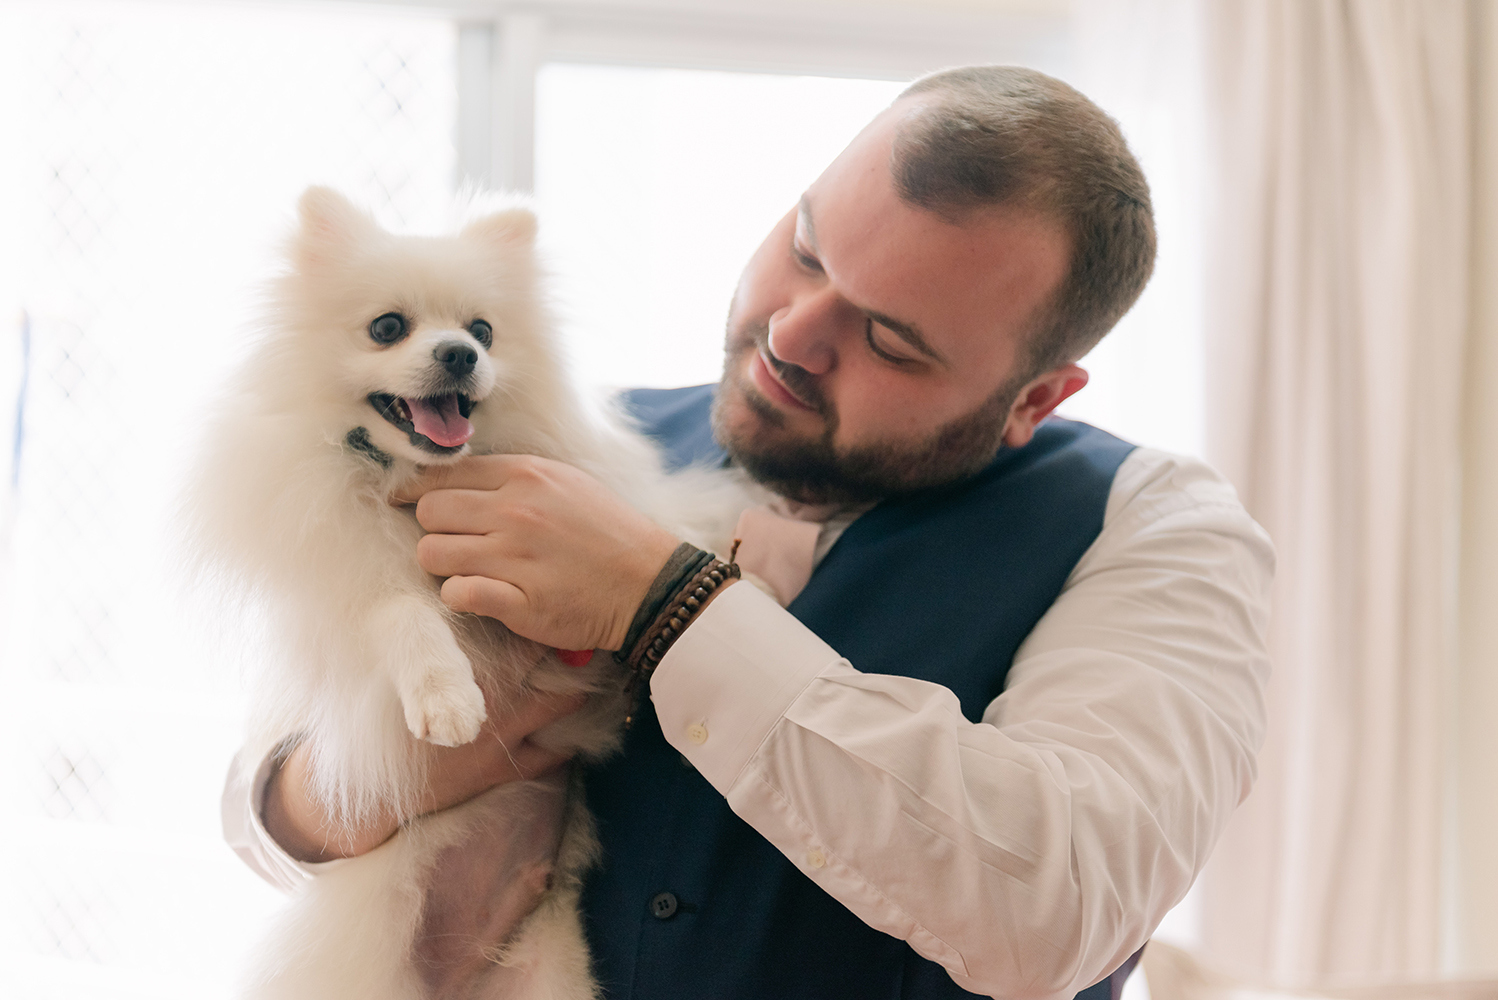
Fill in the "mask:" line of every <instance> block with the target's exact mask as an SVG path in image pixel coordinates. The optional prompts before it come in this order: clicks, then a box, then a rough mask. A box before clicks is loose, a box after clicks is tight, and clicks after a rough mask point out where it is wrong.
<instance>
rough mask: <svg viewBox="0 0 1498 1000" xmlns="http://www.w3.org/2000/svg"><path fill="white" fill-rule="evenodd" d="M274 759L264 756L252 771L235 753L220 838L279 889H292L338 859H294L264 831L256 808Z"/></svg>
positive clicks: (260, 806)
mask: <svg viewBox="0 0 1498 1000" xmlns="http://www.w3.org/2000/svg"><path fill="white" fill-rule="evenodd" d="M275 763H276V761H275V757H274V756H270V757H267V758H265V760H263V761H261V762H260V766H259V767H258V768H256V769H255V771H254V772H253V773H250V772H248V771H247V770H246V769H245V768H244V767H243V766H242V765H241V764H240V761H239V758H238V757H236V758H235V759H234V761H233V763H231V764H230V765H229V778H228V780H227V781H226V782H225V783H224V798H223V803H222V808H223V824H224V840H225V841H227V842H228V844H229V846H230V847H231V848H233V850H234V853H235V854H237V855H239V860H241V861H243V862H244V863H245V864H246V865H248V866H249V867H250V869H251V870H252V871H253V872H254V873H255V874H256V875H259V876H260V877H261V878H263V879H265V881H267V882H269V883H270V884H271V885H273V886H275V887H276V888H277V889H280V890H281V891H282V892H296V891H297V890H298V889H300V888H301V887H302V886H303V885H305V884H306V883H307V880H308V879H310V878H312V877H313V876H315V875H317V874H318V873H319V872H322V871H326V870H327V869H328V867H329V866H330V865H336V864H339V863H341V861H342V859H338V860H334V861H323V862H318V863H315V864H314V863H311V862H306V861H298V860H296V859H295V858H293V857H292V856H291V855H290V854H287V853H286V852H285V851H284V850H283V849H282V848H281V845H280V844H278V843H276V841H275V839H274V838H272V837H271V835H270V834H269V833H268V832H266V829H265V824H264V823H262V822H261V820H260V812H261V809H262V808H263V806H264V803H265V786H266V785H267V784H269V783H270V775H271V770H272V768H274V767H275Z"/></svg>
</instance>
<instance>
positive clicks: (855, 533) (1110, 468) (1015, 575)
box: [583, 386, 1133, 1000]
mask: <svg viewBox="0 0 1498 1000" xmlns="http://www.w3.org/2000/svg"><path fill="white" fill-rule="evenodd" d="M712 393H713V387H712V386H701V387H697V388H693V389H669V390H636V391H634V392H632V393H630V394H628V395H627V396H626V402H627V403H628V405H629V407H630V408H631V410H632V411H633V412H634V413H635V414H636V416H637V417H638V418H639V419H640V420H641V422H642V425H643V427H644V429H645V431H646V432H647V433H648V434H650V435H651V436H652V437H653V438H655V440H656V441H657V442H658V443H659V444H660V445H661V447H662V448H663V449H664V450H665V452H666V454H667V456H668V459H669V461H670V462H671V463H672V464H673V465H684V464H687V463H690V462H703V461H705V462H721V461H722V460H723V458H724V455H723V452H722V450H721V449H720V448H719V447H718V446H717V444H716V443H715V442H714V441H713V439H712V432H711V429H710V428H709V426H708V417H707V414H708V408H709V407H710V405H711V401H712ZM1132 447H1133V446H1132V445H1130V444H1127V443H1125V442H1123V441H1120V440H1118V439H1117V438H1115V437H1112V436H1110V435H1108V434H1105V433H1103V432H1102V431H1099V430H1097V429H1096V428H1093V427H1089V426H1087V425H1086V424H1079V423H1072V422H1068V421H1063V420H1050V421H1048V422H1046V423H1045V424H1043V425H1041V427H1040V428H1039V429H1038V430H1037V431H1036V433H1035V437H1034V440H1032V441H1031V443H1030V444H1028V445H1026V446H1025V447H1024V448H1019V449H1004V450H1001V451H1000V452H999V454H998V456H997V458H995V460H994V462H993V463H992V464H991V465H990V466H989V467H988V468H987V469H985V470H984V471H983V472H981V473H980V474H978V475H977V476H976V477H974V478H972V479H970V480H967V481H965V482H963V483H961V484H959V485H957V486H953V487H949V488H945V489H942V490H935V491H930V492H927V493H924V494H920V495H917V496H912V497H908V498H902V499H899V500H889V501H886V502H884V503H882V504H880V505H879V506H877V507H875V508H874V509H873V510H871V511H869V512H868V513H866V514H864V515H863V516H862V517H860V518H859V519H858V520H857V521H855V522H854V523H853V525H852V526H851V527H849V528H848V530H847V531H846V532H845V533H844V534H843V536H842V538H840V539H839V540H838V542H837V544H835V545H834V546H833V547H832V550H831V551H830V552H829V553H828V554H827V557H826V558H825V559H824V560H823V561H822V563H821V564H820V565H819V566H818V567H817V570H816V572H815V573H814V574H813V575H812V578H811V581H810V582H809V583H808V584H807V586H806V589H805V590H803V591H802V592H801V594H800V596H798V597H797V598H796V600H795V601H794V602H792V604H791V606H790V611H791V613H792V614H794V615H795V616H796V617H797V618H799V619H800V620H801V621H802V622H803V623H805V624H806V625H807V626H808V627H809V628H810V629H811V630H812V631H813V632H815V633H816V634H817V635H819V636H821V637H822V638H823V639H824V640H826V642H827V643H828V644H830V645H831V646H832V647H833V648H834V649H836V650H837V651H838V652H839V653H840V654H841V655H843V656H845V657H847V659H848V660H849V661H850V662H852V663H853V665H854V666H856V667H857V668H858V669H860V670H862V671H865V672H869V673H888V674H904V675H907V676H911V677H919V678H922V679H924V680H929V681H934V682H936V683H938V684H942V685H944V686H946V687H948V688H950V689H951V690H952V691H954V692H955V693H956V695H957V697H958V699H959V700H960V701H961V703H962V711H963V713H964V714H965V715H966V716H967V717H968V718H969V719H972V720H974V721H977V720H979V719H980V718H981V717H982V714H983V711H984V709H985V708H986V707H987V705H988V703H989V702H990V701H992V700H993V699H994V698H995V697H997V696H998V694H999V692H1000V691H1002V690H1003V687H1004V677H1005V675H1006V674H1007V673H1008V670H1009V665H1010V662H1011V661H1012V660H1013V658H1014V652H1015V650H1016V649H1017V648H1018V647H1019V644H1020V643H1021V642H1022V641H1023V640H1024V638H1025V636H1027V635H1028V634H1029V633H1030V630H1031V629H1032V628H1033V627H1034V626H1035V623H1036V622H1037V621H1038V620H1039V619H1040V616H1041V615H1042V614H1044V613H1045V611H1046V609H1047V608H1049V607H1050V605H1051V603H1052V601H1054V600H1055V598H1056V595H1057V594H1058V593H1060V590H1061V586H1062V584H1063V583H1064V582H1065V580H1066V577H1067V575H1068V574H1069V573H1070V572H1071V569H1072V567H1073V566H1074V565H1075V564H1076V562H1077V560H1078V559H1080V558H1081V556H1082V553H1083V552H1084V551H1085V550H1086V549H1087V547H1088V546H1089V545H1091V544H1092V541H1093V539H1094V538H1096V537H1097V534H1098V532H1099V531H1100V530H1101V529H1102V525H1103V512H1104V510H1105V508H1106V505H1107V501H1108V493H1109V490H1110V488H1111V487H1112V483H1113V476H1114V473H1115V472H1116V471H1117V469H1118V466H1119V464H1120V463H1121V462H1122V461H1123V460H1124V457H1125V456H1127V455H1128V453H1129V451H1130V450H1131V449H1132ZM587 787H588V802H589V804H590V806H591V807H592V809H593V814H594V816H595V817H596V818H597V820H598V829H599V836H600V839H601V841H602V844H603V852H604V856H603V863H602V865H601V866H600V867H599V868H598V869H597V870H596V871H595V872H594V873H593V874H592V876H591V877H590V878H589V881H588V884H587V887H586V889H585V892H584V899H583V906H584V912H585V915H586V921H587V932H588V940H589V943H590V945H591V947H592V950H593V956H594V961H595V970H596V972H597V975H598V978H599V981H600V982H601V983H602V984H603V987H604V989H605V991H606V995H607V996H608V997H609V998H610V1000H626V998H628V1000H657V998H662V1000H664V998H668V997H669V998H673V1000H739V998H742V1000H831V998H843V997H856V998H859V1000H885V998H888V1000H895V998H922V1000H925V998H945V997H971V996H973V995H974V994H971V993H968V992H967V991H965V990H962V989H959V988H958V987H957V985H956V984H954V983H953V982H952V980H951V978H950V977H949V976H948V975H947V973H946V972H945V971H944V970H943V969H942V968H941V967H940V966H939V965H937V964H935V963H933V962H930V961H927V960H926V959H924V958H921V957H920V956H919V955H917V954H916V953H915V952H914V951H913V950H912V949H911V948H910V946H909V945H907V944H906V943H905V942H903V941H901V940H898V939H897V938H893V937H890V936H889V935H887V934H884V933H881V932H879V931H876V930H873V929H872V928H870V927H869V926H867V925H866V924H864V923H863V922H862V921H860V920H859V919H858V918H857V917H855V916H854V915H853V914H852V913H850V912H849V911H848V910H847V909H846V908H844V907H843V905H842V904H841V903H839V902H837V900H835V899H833V898H832V897H831V896H829V895H827V893H825V892H824V891H823V890H822V889H820V888H818V887H817V885H816V884H815V883H814V882H812V881H811V880H810V879H808V878H807V877H806V876H805V875H803V874H802V873H801V872H800V871H799V870H797V869H796V868H795V866H793V865H792V864H791V863H790V862H789V861H787V860H786V859H785V857H784V856H782V855H781V854H780V852H779V851H777V850H776V849H775V848H774V847H772V846H771V845H770V844H769V842H768V841H766V840H765V839H764V838H763V837H761V836H760V835H759V834H758V833H756V832H754V830H753V829H751V828H750V827H749V825H748V824H746V823H745V822H744V821H743V820H741V819H739V818H738V817H737V816H735V815H734V814H733V813H732V812H731V811H730V810H729V808H728V806H727V804H726V803H725V802H724V799H723V796H722V795H720V794H719V793H718V792H717V790H716V789H714V788H713V787H712V786H711V785H709V784H708V783H707V781H706V780H704V779H703V778H702V777H701V776H700V775H699V774H698V773H697V772H696V771H695V770H694V769H692V767H691V766H690V765H689V764H687V763H686V762H685V758H683V757H682V756H681V755H680V754H679V753H677V751H676V750H675V749H673V748H672V747H671V746H670V744H668V743H667V742H666V740H665V738H664V737H663V736H662V735H661V729H660V724H659V722H658V720H657V719H656V716H655V713H654V711H653V710H652V709H651V707H650V705H649V702H648V700H644V701H643V704H642V705H641V707H640V709H639V710H638V711H637V712H636V713H635V718H634V723H633V725H632V726H631V727H630V730H629V732H628V734H627V735H626V738H625V746H624V752H623V753H622V754H620V755H618V756H616V757H614V758H613V759H612V760H610V761H608V762H606V763H605V764H603V765H601V766H599V767H597V768H596V769H595V770H593V771H592V772H590V774H589V775H588V778H587ZM663 894H669V896H667V895H663ZM653 900H656V901H657V903H656V905H654V906H653V905H652V901H653ZM1106 985H1107V980H1104V982H1103V983H1101V984H1099V986H1103V987H1105V986H1106ZM1092 992H1093V990H1088V991H1086V994H1089V995H1090V994H1091V993H1092ZM1102 995H1103V996H1105V997H1106V996H1107V993H1106V991H1104V992H1103V994H1102Z"/></svg>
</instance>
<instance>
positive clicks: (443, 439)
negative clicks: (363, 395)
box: [369, 392, 473, 455]
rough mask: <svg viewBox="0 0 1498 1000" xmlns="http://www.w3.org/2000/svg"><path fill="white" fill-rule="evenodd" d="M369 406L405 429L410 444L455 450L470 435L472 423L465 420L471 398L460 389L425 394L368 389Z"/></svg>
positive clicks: (441, 451)
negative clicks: (400, 394) (403, 393)
mask: <svg viewBox="0 0 1498 1000" xmlns="http://www.w3.org/2000/svg"><path fill="white" fill-rule="evenodd" d="M369 405H370V406H373V407H374V408H375V412H377V413H379V415H380V416H382V417H384V418H385V419H386V420H388V421H390V422H391V423H392V424H394V425H395V426H396V427H399V428H400V429H401V430H403V431H405V432H406V434H407V436H409V437H410V438H411V443H412V444H413V445H415V446H416V447H418V448H424V449H425V450H427V451H430V452H433V453H435V454H439V455H441V454H447V453H449V452H454V451H457V450H458V449H459V448H461V447H463V445H465V444H467V443H468V439H469V438H471V437H473V424H471V423H469V422H468V415H469V414H470V413H472V412H473V401H472V400H471V399H469V398H468V397H467V396H465V395H463V394H462V393H460V392H449V393H446V394H445V395H441V396H427V397H418V396H396V395H392V394H391V393H388V392H372V393H370V394H369Z"/></svg>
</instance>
